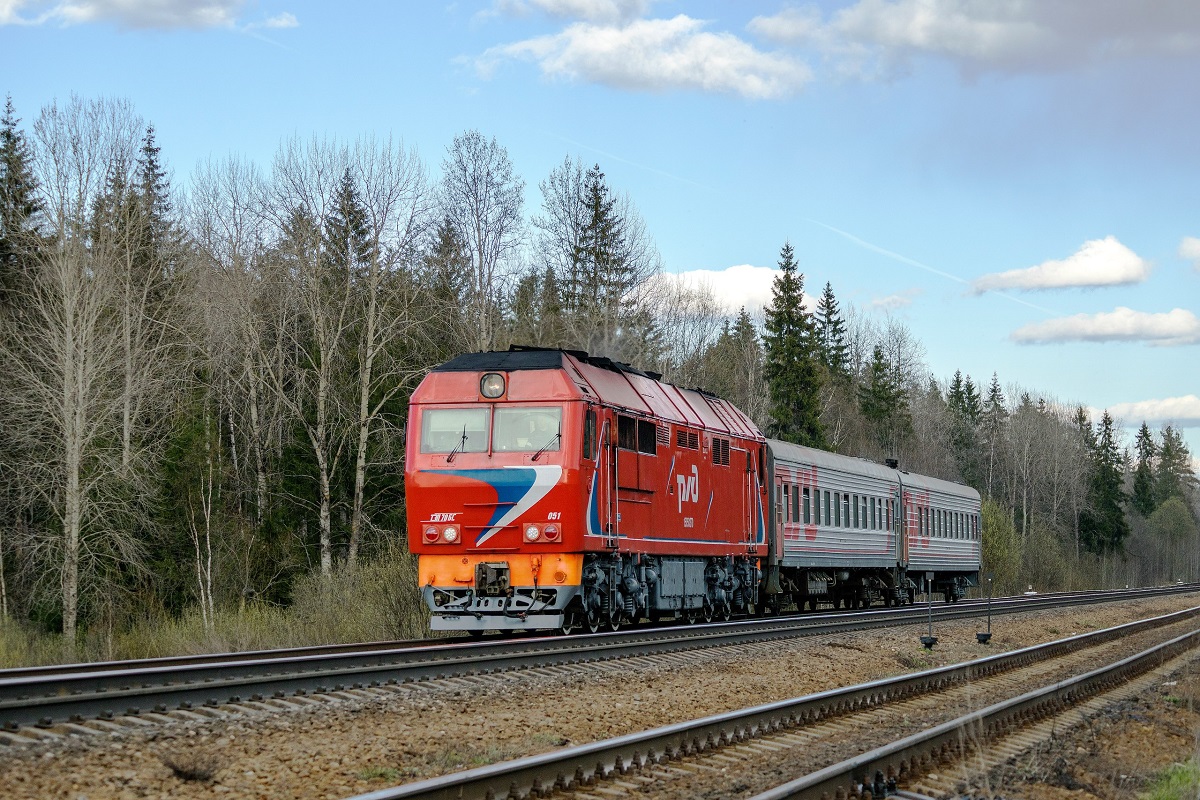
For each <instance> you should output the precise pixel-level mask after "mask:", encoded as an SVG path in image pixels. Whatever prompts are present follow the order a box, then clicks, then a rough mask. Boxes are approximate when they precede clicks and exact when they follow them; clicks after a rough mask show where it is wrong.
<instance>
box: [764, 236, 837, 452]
mask: <svg viewBox="0 0 1200 800" xmlns="http://www.w3.org/2000/svg"><path fill="white" fill-rule="evenodd" d="M779 269H780V274H779V275H778V276H777V277H776V278H775V282H774V285H773V286H772V287H771V304H770V305H769V306H768V307H767V309H766V335H765V336H764V340H763V344H764V349H765V355H766V358H765V374H766V378H767V386H768V388H769V389H770V393H771V420H772V422H771V426H770V427H771V432H772V434H773V435H775V436H777V437H779V438H780V439H783V440H785V441H789V442H795V443H796V444H802V445H807V446H809V447H825V434H824V432H823V431H822V429H821V421H820V417H819V413H820V407H819V398H820V394H819V392H820V388H821V385H820V372H819V370H818V364H819V363H820V362H819V360H818V347H817V341H816V339H817V337H816V329H815V326H814V324H813V320H812V316H811V315H810V314H809V313H808V310H807V309H806V308H805V306H804V274H803V273H802V272H800V269H799V266H798V265H797V264H796V260H795V251H794V250H793V249H792V245H791V243H790V242H789V243H785V244H784V246H783V249H782V250H781V251H780V253H779Z"/></svg>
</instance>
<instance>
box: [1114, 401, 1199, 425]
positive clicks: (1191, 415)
mask: <svg viewBox="0 0 1200 800" xmlns="http://www.w3.org/2000/svg"><path fill="white" fill-rule="evenodd" d="M1108 413H1109V415H1110V416H1112V417H1115V418H1118V419H1123V420H1127V421H1129V422H1131V423H1134V424H1136V425H1140V424H1141V423H1142V422H1146V423H1148V424H1149V425H1152V426H1159V425H1163V424H1165V423H1168V422H1169V423H1171V424H1172V425H1175V426H1177V427H1180V428H1200V397H1197V396H1196V395H1194V394H1189V395H1184V396H1183V397H1167V398H1164V399H1162V400H1138V401H1136V402H1133V403H1117V404H1116V405H1114V406H1113V407H1112V408H1110V409H1108Z"/></svg>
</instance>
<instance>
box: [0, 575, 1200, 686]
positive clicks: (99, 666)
mask: <svg viewBox="0 0 1200 800" xmlns="http://www.w3.org/2000/svg"><path fill="white" fill-rule="evenodd" d="M1180 590H1184V591H1187V590H1190V591H1200V584H1188V585H1186V586H1166V587H1146V588H1139V589H1116V590H1110V591H1084V592H1047V593H1045V594H1038V595H1033V596H1024V595H1013V596H1003V597H995V598H992V601H991V602H992V604H993V612H992V613H994V614H1002V613H1011V610H1012V609H1011V605H1006V604H1012V603H1029V604H1031V605H1045V604H1050V605H1056V604H1062V603H1064V602H1077V601H1079V600H1089V601H1091V600H1095V599H1096V598H1099V601H1100V602H1108V601H1112V600H1120V599H1127V598H1130V597H1145V596H1148V595H1147V593H1149V594H1156V593H1164V592H1165V593H1174V592H1178V591H1180ZM985 603H987V601H986V600H984V599H980V598H972V599H966V600H963V601H961V602H959V603H957V604H955V605H956V607H957V608H959V609H962V608H973V607H975V606H977V605H982V604H985ZM918 605H919V606H920V607H921V608H925V607H926V604H925V603H916V604H914V605H913V606H907V607H903V608H899V607H898V608H894V609H892V608H881V607H876V608H870V609H864V610H860V611H837V610H823V611H820V612H812V611H808V612H797V613H787V614H780V615H776V616H772V617H770V618H769V619H770V620H771V621H778V620H784V619H786V620H812V619H819V618H823V617H826V616H829V615H835V616H843V617H844V616H846V615H847V614H870V613H889V612H890V613H896V612H900V611H903V610H904V609H909V610H911V609H912V608H915V607H916V606H918ZM945 607H946V606H944V605H943V604H941V603H936V604H934V609H935V614H940V613H942V609H944V608H945ZM1018 610H1025V609H1024V608H1023V607H1022V608H1020V609H1018ZM747 621H755V619H754V618H739V619H738V620H737V622H739V623H741V622H747ZM722 624H725V623H721V622H714V623H699V624H698V625H696V626H692V627H694V628H698V627H700V626H714V625H722ZM667 627H678V624H677V623H666V624H662V625H658V626H652V625H646V626H638V627H633V628H630V629H628V630H626V631H625V632H624V634H623V635H625V636H630V635H633V634H637V633H647V632H650V631H653V630H661V629H662V628H667ZM583 635H584V634H579V636H583ZM539 638H541V637H539ZM576 638H578V636H577V637H576ZM508 641H510V640H507V639H498V638H489V639H484V640H476V639H467V638H465V637H461V636H460V637H438V638H430V639H399V640H392V641H378V642H357V643H346V644H325V645H310V646H305V647H287V648H277V649H272V650H242V651H236V652H226V653H197V654H192V655H184V656H158V657H155V658H140V659H125V660H115V661H87V662H79V663H74V664H45V665H38V666H32V667H10V668H7V669H0V682H3V681H6V680H10V679H14V678H35V677H41V676H52V677H56V678H62V677H64V676H67V675H74V674H81V673H93V672H118V671H123V670H132V669H151V668H155V667H189V666H195V665H200V664H227V663H232V662H244V661H276V660H283V659H289V658H302V657H310V656H312V657H316V656H323V655H344V654H351V653H360V654H365V653H370V652H385V651H392V650H398V649H402V648H419V647H428V648H437V647H446V646H449V645H454V644H462V643H475V644H478V645H481V646H484V645H500V646H503V645H504V644H505V643H506V642H508Z"/></svg>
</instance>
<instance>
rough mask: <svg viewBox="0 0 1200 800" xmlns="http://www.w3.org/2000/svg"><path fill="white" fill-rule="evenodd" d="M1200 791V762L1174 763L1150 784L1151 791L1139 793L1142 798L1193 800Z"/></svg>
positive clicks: (1148, 799) (1151, 799)
mask: <svg viewBox="0 0 1200 800" xmlns="http://www.w3.org/2000/svg"><path fill="white" fill-rule="evenodd" d="M1198 791H1200V764H1197V763H1196V762H1195V761H1189V762H1187V763H1186V764H1172V765H1171V766H1169V767H1167V769H1165V770H1163V772H1162V774H1160V775H1159V776H1158V777H1157V778H1156V779H1155V780H1154V783H1152V784H1151V785H1150V789H1149V791H1147V792H1146V793H1145V794H1139V795H1138V797H1139V798H1141V800H1193V798H1195V797H1196V795H1197V792H1198Z"/></svg>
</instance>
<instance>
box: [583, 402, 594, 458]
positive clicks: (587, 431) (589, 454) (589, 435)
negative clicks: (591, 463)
mask: <svg viewBox="0 0 1200 800" xmlns="http://www.w3.org/2000/svg"><path fill="white" fill-rule="evenodd" d="M583 457H584V458H587V459H593V458H595V457H596V412H595V411H594V410H592V409H590V408H589V409H588V410H587V414H585V415H584V417H583Z"/></svg>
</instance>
